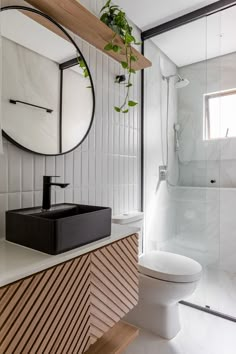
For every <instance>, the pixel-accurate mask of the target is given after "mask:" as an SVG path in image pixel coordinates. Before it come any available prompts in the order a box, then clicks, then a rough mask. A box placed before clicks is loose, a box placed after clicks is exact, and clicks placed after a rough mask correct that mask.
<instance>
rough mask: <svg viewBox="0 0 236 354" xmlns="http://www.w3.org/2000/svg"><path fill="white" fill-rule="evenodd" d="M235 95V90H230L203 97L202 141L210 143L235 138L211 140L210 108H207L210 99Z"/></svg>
mask: <svg viewBox="0 0 236 354" xmlns="http://www.w3.org/2000/svg"><path fill="white" fill-rule="evenodd" d="M231 95H236V88H234V89H230V90H222V91H217V92H214V93H207V94H205V95H204V106H205V115H204V140H205V141H212V140H219V139H230V138H236V136H235V137H234V136H231V137H219V138H211V120H210V108H209V106H210V105H209V101H210V99H211V98H218V97H225V96H231Z"/></svg>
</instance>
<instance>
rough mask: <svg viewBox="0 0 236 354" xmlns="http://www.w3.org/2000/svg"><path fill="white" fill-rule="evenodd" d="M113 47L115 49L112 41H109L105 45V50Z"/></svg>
mask: <svg viewBox="0 0 236 354" xmlns="http://www.w3.org/2000/svg"><path fill="white" fill-rule="evenodd" d="M112 49H113V44H112V43H107V45H105V47H104V50H107V51H109V50H112Z"/></svg>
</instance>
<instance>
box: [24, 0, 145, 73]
mask: <svg viewBox="0 0 236 354" xmlns="http://www.w3.org/2000/svg"><path fill="white" fill-rule="evenodd" d="M27 2H28V3H29V4H30V5H32V6H34V7H35V8H37V9H39V10H41V11H42V12H44V13H46V14H48V15H49V16H51V17H52V18H54V19H55V20H56V21H57V22H59V23H60V24H61V25H63V26H64V27H66V28H68V29H69V30H70V31H72V32H73V33H75V34H77V35H78V36H79V37H81V38H82V39H84V40H85V41H87V42H88V43H90V44H91V45H93V46H94V47H96V48H97V49H99V50H101V51H103V52H104V53H106V54H107V55H109V56H111V57H112V58H113V59H115V60H116V61H118V62H121V61H124V60H125V55H124V45H123V42H122V40H121V38H120V37H119V36H117V38H116V40H115V42H116V43H117V44H119V45H120V46H121V47H122V48H123V49H122V51H121V53H114V52H112V51H109V52H107V51H105V50H104V47H105V45H106V44H107V43H108V42H109V41H110V40H111V38H113V35H114V32H113V31H112V30H111V29H110V28H109V27H107V26H106V25H105V24H104V23H103V22H102V21H100V20H99V19H98V18H97V17H96V16H95V15H93V14H92V13H91V12H90V11H88V10H87V9H86V8H85V7H84V6H82V5H81V4H80V3H79V2H78V1H77V0H53V1H52V0H27ZM133 53H134V55H136V56H137V57H138V61H137V62H134V63H133V65H132V67H133V69H135V70H141V69H145V68H148V67H150V66H151V65H152V63H151V62H150V61H149V60H148V59H147V58H145V57H144V56H143V55H142V54H140V53H139V52H138V51H137V50H136V49H135V48H133Z"/></svg>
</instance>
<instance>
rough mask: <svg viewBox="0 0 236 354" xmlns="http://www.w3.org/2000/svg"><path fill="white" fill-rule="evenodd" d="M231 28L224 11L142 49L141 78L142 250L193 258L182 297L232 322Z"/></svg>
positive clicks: (235, 96) (235, 164)
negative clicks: (196, 269)
mask: <svg viewBox="0 0 236 354" xmlns="http://www.w3.org/2000/svg"><path fill="white" fill-rule="evenodd" d="M234 27H235V31H233V29H234ZM235 32H236V7H231V8H230V9H227V10H224V11H220V12H216V13H214V14H212V15H210V16H206V17H204V18H201V19H198V20H196V21H193V22H191V23H188V24H186V25H183V26H181V27H177V28H175V29H172V30H170V31H168V32H164V33H161V34H160V35H158V36H156V37H154V38H152V39H149V40H146V41H145V45H144V48H145V55H147V56H148V57H149V58H150V60H151V61H152V62H153V66H152V68H150V69H148V70H146V71H145V74H144V76H145V78H144V88H145V90H144V91H145V97H144V106H145V107H144V108H145V109H144V112H145V113H144V122H145V142H146V149H145V176H144V177H145V211H146V215H147V217H146V221H145V229H146V250H153V249H160V250H164V251H169V252H174V253H177V254H181V255H185V256H188V257H191V258H193V259H195V260H197V261H198V262H200V263H201V264H202V266H203V275H202V279H201V281H200V284H199V286H198V288H197V290H196V291H195V293H194V294H193V295H192V297H191V298H189V299H188V300H187V301H188V302H190V303H192V304H194V305H198V306H200V307H201V308H203V309H204V308H205V309H209V310H211V311H213V312H220V313H223V314H226V315H227V316H228V317H234V318H236V305H235V303H236V257H235V252H236V237H235V230H236V218H235V216H234V209H235V205H236V189H235V187H236V160H235V156H236V118H235V119H234V115H235V113H234V112H235V111H236V41H235V40H234V36H233V35H232V33H235ZM181 80H184V82H185V84H184V85H178V83H179V82H180V81H181ZM187 81H189V84H188V85H186V82H187ZM234 108H235V109H234ZM234 129H235V130H234ZM163 166H164V169H166V170H167V173H166V175H164V176H163V174H160V173H159V168H160V167H161V168H162V169H163Z"/></svg>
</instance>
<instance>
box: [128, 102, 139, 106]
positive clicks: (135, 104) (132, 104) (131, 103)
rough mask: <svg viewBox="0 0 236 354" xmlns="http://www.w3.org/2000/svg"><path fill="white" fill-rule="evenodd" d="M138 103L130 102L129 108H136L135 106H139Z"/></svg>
mask: <svg viewBox="0 0 236 354" xmlns="http://www.w3.org/2000/svg"><path fill="white" fill-rule="evenodd" d="M137 104H138V102H135V101H129V102H128V106H129V107H134V106H137Z"/></svg>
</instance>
